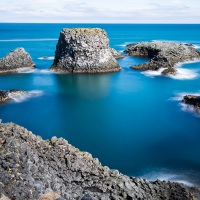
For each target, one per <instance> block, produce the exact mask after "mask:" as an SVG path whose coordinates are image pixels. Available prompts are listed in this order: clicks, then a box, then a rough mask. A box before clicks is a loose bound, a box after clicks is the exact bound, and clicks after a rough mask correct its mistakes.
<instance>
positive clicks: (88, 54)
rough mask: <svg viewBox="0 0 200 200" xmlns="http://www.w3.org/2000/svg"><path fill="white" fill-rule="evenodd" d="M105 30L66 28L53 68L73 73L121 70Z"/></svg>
mask: <svg viewBox="0 0 200 200" xmlns="http://www.w3.org/2000/svg"><path fill="white" fill-rule="evenodd" d="M120 69H121V68H120V67H119V65H118V63H117V61H116V59H115V58H114V56H113V54H112V51H111V49H110V47H109V40H108V37H107V34H106V32H105V31H104V30H102V29H99V28H66V29H63V30H62V31H61V33H60V38H59V41H58V44H57V46H56V52H55V59H54V63H53V65H52V66H51V70H54V71H61V72H73V73H99V72H114V71H119V70H120Z"/></svg>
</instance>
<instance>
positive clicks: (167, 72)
mask: <svg viewBox="0 0 200 200" xmlns="http://www.w3.org/2000/svg"><path fill="white" fill-rule="evenodd" d="M162 74H163V75H166V76H167V75H176V74H177V70H176V68H174V67H169V68H167V69H164V70H163V71H162Z"/></svg>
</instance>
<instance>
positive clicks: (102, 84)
mask: <svg viewBox="0 0 200 200" xmlns="http://www.w3.org/2000/svg"><path fill="white" fill-rule="evenodd" d="M111 78H112V73H107V74H58V75H56V81H57V84H58V85H59V88H60V91H61V92H64V93H68V94H70V95H75V96H78V97H81V98H89V99H90V98H104V97H106V96H108V94H109V90H110V83H111Z"/></svg>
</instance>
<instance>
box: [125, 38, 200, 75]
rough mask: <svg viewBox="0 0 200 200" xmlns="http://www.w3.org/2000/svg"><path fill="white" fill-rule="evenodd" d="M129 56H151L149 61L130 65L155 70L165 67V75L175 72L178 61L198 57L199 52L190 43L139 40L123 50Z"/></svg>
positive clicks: (134, 67) (199, 55) (140, 68)
mask: <svg viewBox="0 0 200 200" xmlns="http://www.w3.org/2000/svg"><path fill="white" fill-rule="evenodd" d="M125 52H127V53H128V54H129V55H130V56H145V57H149V58H151V60H150V61H149V62H146V63H144V64H141V65H137V66H132V68H133V69H137V70H157V69H159V68H167V70H165V71H164V72H163V74H165V75H169V74H176V70H175V69H174V68H175V67H176V64H177V63H178V62H184V61H190V60H194V59H200V52H199V51H198V50H196V49H195V48H194V47H193V46H192V45H190V44H181V43H175V42H159V41H157V42H140V43H137V44H131V45H129V46H128V48H127V49H126V50H125Z"/></svg>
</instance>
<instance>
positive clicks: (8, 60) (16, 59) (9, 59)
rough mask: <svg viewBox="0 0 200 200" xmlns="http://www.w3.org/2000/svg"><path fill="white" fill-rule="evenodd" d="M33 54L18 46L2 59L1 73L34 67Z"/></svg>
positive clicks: (0, 61)
mask: <svg viewBox="0 0 200 200" xmlns="http://www.w3.org/2000/svg"><path fill="white" fill-rule="evenodd" d="M34 66H35V64H34V63H33V61H32V58H31V56H30V55H29V53H27V52H26V51H25V50H24V48H17V49H15V50H13V51H11V52H10V53H9V54H7V55H6V56H5V57H4V58H1V59H0V73H8V72H16V71H18V70H26V69H30V68H34Z"/></svg>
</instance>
